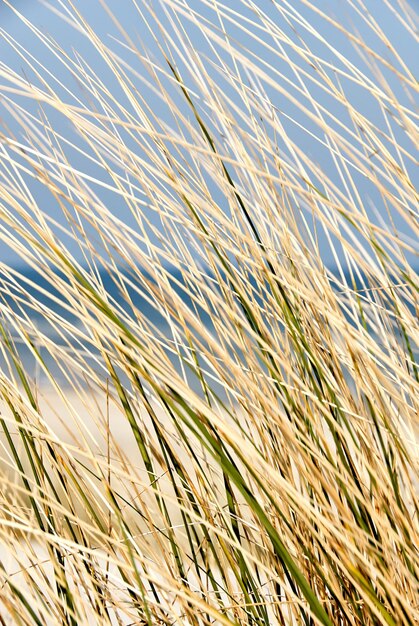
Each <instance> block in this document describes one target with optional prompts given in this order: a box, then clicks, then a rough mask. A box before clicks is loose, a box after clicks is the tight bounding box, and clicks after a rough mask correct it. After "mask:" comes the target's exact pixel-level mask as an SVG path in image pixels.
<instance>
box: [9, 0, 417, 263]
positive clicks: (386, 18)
mask: <svg viewBox="0 0 419 626" xmlns="http://www.w3.org/2000/svg"><path fill="white" fill-rule="evenodd" d="M50 4H51V6H52V7H55V8H58V6H59V2H58V0H52V1H51V2H50ZM140 4H141V3H140ZM148 4H149V5H151V6H152V7H153V8H155V9H156V11H158V10H159V9H158V7H159V2H158V1H157V0H154V1H152V2H149V3H148ZM188 4H189V5H190V6H192V7H193V8H196V9H198V10H199V11H200V12H201V13H202V14H203V15H204V16H205V15H207V16H208V18H209V19H214V13H213V11H212V10H211V8H210V6H209V5H211V2H208V3H207V2H205V1H200V0H189V1H188ZM224 4H225V5H226V6H227V7H228V8H232V7H237V9H238V7H239V5H240V2H239V1H237V3H236V2H229V0H224ZM255 4H256V5H257V6H259V7H262V8H263V9H264V10H266V12H267V13H268V14H269V15H270V16H271V17H272V19H273V20H278V21H279V23H281V21H280V20H281V17H280V15H279V13H278V11H277V10H276V9H275V6H274V3H271V2H268V1H267V0H266V2H265V0H258V1H256V2H255ZM283 4H284V5H286V2H284V3H283ZM314 4H315V5H316V6H317V7H318V8H320V9H321V10H323V11H325V12H326V13H327V14H328V15H330V16H333V17H335V18H336V19H337V20H338V21H341V22H342V23H344V24H345V25H349V24H351V23H352V30H354V31H358V32H359V34H360V35H361V37H363V36H364V37H365V36H368V37H370V38H371V33H370V31H367V30H366V27H365V25H364V23H363V20H362V16H360V15H357V14H356V13H355V12H354V11H353V10H351V8H350V3H349V2H348V1H346V0H334V1H333V2H329V1H328V0H321V1H319V2H315V3H314ZM75 5H76V6H77V7H79V8H80V9H81V10H82V12H83V15H84V16H85V17H86V19H87V20H88V22H89V23H90V24H91V25H92V26H93V27H94V29H95V31H96V32H97V33H98V34H99V35H100V37H101V38H103V39H104V40H105V41H109V43H110V44H111V45H112V46H113V48H114V49H115V50H117V51H118V54H120V55H121V56H122V57H126V58H127V60H129V62H132V55H131V54H130V53H129V52H127V51H126V50H124V49H123V48H122V47H121V46H120V45H118V43H116V42H115V41H112V40H111V39H110V33H115V29H114V27H113V25H112V23H111V21H110V19H109V18H108V17H107V16H106V14H105V12H104V11H103V10H102V9H101V8H100V3H99V1H98V0H89V1H85V0H84V1H80V0H77V1H76V2H75ZM415 5H417V0H413V1H412V2H411V7H412V8H413V9H414V8H415ZM108 6H109V7H110V8H111V9H112V10H113V11H114V12H115V13H116V14H117V15H118V18H119V19H120V21H121V22H122V23H123V25H124V28H126V30H127V32H128V33H129V34H130V36H131V37H133V39H134V40H135V42H136V43H137V44H138V45H140V46H144V48H145V49H148V50H149V51H150V52H151V54H156V55H157V56H158V52H157V51H156V48H155V43H154V42H153V39H152V37H151V36H150V33H148V32H147V29H146V28H145V27H144V25H142V24H141V20H140V19H139V17H138V14H137V13H136V11H135V9H134V7H133V4H132V3H131V2H130V0H122V1H121V0H108ZM289 6H291V7H295V8H297V9H298V11H300V12H301V14H302V15H303V16H304V17H306V18H307V20H308V21H309V23H310V24H311V25H312V26H313V27H314V28H316V29H317V30H319V31H320V32H321V33H322V35H323V36H324V38H325V40H326V41H327V42H328V43H329V44H331V45H332V46H334V47H335V48H336V49H337V50H338V51H339V52H341V53H342V54H344V55H345V56H347V57H348V58H350V59H351V60H353V62H354V63H356V64H357V65H358V66H359V67H361V68H363V69H364V70H365V71H367V70H366V66H364V65H363V63H362V61H361V60H360V59H359V57H358V55H357V53H356V52H355V50H354V49H353V47H352V46H351V44H350V43H349V42H348V41H347V40H346V39H345V38H344V37H342V35H341V34H340V33H339V32H338V31H337V30H336V29H334V28H332V27H330V26H329V25H328V24H327V23H325V21H324V20H323V19H322V18H320V17H319V16H318V15H316V13H314V12H312V11H310V10H309V9H307V8H306V7H305V5H304V3H303V2H300V1H298V2H297V1H296V2H293V3H291V4H290V5H289ZM392 6H393V9H394V8H395V10H396V11H397V2H395V3H394V5H392ZM16 7H17V8H18V10H20V11H21V12H22V14H23V15H24V16H25V17H26V18H28V19H29V20H30V21H31V22H32V23H33V24H35V25H36V26H37V27H38V28H39V29H40V30H41V31H42V32H43V33H48V34H50V35H51V36H52V37H53V38H54V39H55V40H57V41H58V42H59V43H60V45H61V46H62V47H63V48H64V49H65V50H67V51H68V52H69V53H70V54H74V53H75V51H76V53H77V54H79V55H80V56H81V57H82V58H84V59H86V60H87V61H88V62H89V64H90V65H91V66H92V67H93V68H94V70H95V71H97V73H98V75H100V76H101V77H102V78H103V79H104V80H105V82H106V83H107V85H108V86H109V87H110V88H111V89H114V90H116V91H117V90H118V86H117V84H116V82H115V80H114V79H113V78H112V77H111V76H110V75H109V72H108V74H106V72H107V70H106V68H105V67H104V65H103V63H101V62H100V60H99V58H98V56H97V55H96V54H95V53H94V51H93V50H92V47H91V45H90V44H89V42H88V41H87V40H86V38H85V37H83V36H81V35H80V34H78V33H76V32H75V31H74V29H72V28H70V27H69V26H68V24H66V23H65V21H63V20H62V19H61V18H59V17H58V16H57V15H55V14H54V12H53V11H51V10H50V9H48V8H47V7H46V6H45V5H44V4H41V3H39V2H37V1H33V0H31V1H30V2H25V1H24V0H21V1H20V2H17V3H16ZM365 7H366V9H367V10H368V11H370V12H371V14H372V15H373V16H374V17H376V19H377V21H378V22H379V24H380V26H381V28H382V29H383V30H384V32H385V33H386V34H387V36H388V37H389V39H390V40H391V41H392V42H394V43H395V46H396V48H397V50H398V52H399V54H400V55H401V57H402V58H403V60H404V61H405V63H406V64H407V65H408V66H409V68H410V70H411V71H412V72H413V73H415V74H417V70H418V69H419V68H418V63H419V61H418V59H419V50H417V49H416V48H415V46H414V45H413V40H411V39H410V38H409V37H407V36H406V32H405V30H404V29H403V27H402V26H401V25H400V23H399V22H398V20H397V16H396V15H395V13H394V12H392V10H391V8H390V7H386V6H385V3H384V2H382V1H379V0H366V2H365ZM378 10H379V13H377V11H378ZM0 20H1V28H2V29H4V35H5V37H3V39H2V38H1V37H0V60H1V62H2V63H4V64H6V65H8V66H10V67H12V68H13V69H15V70H17V71H19V72H20V73H22V74H23V73H25V75H28V73H29V74H30V72H29V71H28V69H27V68H26V67H25V63H24V60H23V59H22V58H19V56H18V54H16V51H14V50H13V49H12V46H10V44H9V43H7V41H6V40H5V38H7V36H8V35H9V36H11V37H12V38H13V39H14V40H16V41H18V42H20V43H22V45H24V47H25V49H26V50H27V52H29V53H30V54H32V55H33V56H34V57H36V58H37V59H39V60H40V61H41V62H42V63H43V64H44V65H45V66H46V67H47V68H49V69H50V71H51V72H52V73H53V74H57V73H58V74H59V78H60V79H61V80H62V81H63V83H64V84H66V81H69V83H68V84H69V86H70V87H71V88H72V89H73V90H74V89H76V90H77V88H79V89H80V96H81V97H83V95H82V93H83V91H82V86H78V87H77V86H76V85H75V82H74V81H73V80H72V79H71V77H69V76H66V75H65V72H63V70H62V68H58V67H57V64H56V61H55V60H54V58H53V56H52V55H51V52H50V51H49V50H48V49H47V48H46V47H45V46H43V45H42V44H40V42H39V41H38V40H37V38H36V37H35V36H34V35H33V34H31V33H30V31H29V30H28V28H27V27H26V26H25V25H24V24H23V23H22V22H21V21H20V20H19V19H18V18H17V17H16V16H15V15H14V14H13V13H12V11H10V10H9V9H8V8H7V7H5V6H3V7H2V8H1V9H0ZM281 27H283V28H284V30H285V31H286V32H289V34H290V36H298V33H295V32H294V33H293V32H292V29H290V28H288V27H287V25H286V24H285V23H281ZM287 28H288V31H287ZM229 32H231V34H232V36H234V37H235V38H236V39H237V41H238V42H239V43H240V44H242V45H244V46H248V49H249V51H250V52H251V53H253V54H255V55H258V56H259V58H260V59H262V60H266V61H267V62H268V63H272V62H273V58H272V57H271V56H270V54H269V52H268V51H267V50H266V48H265V47H264V46H263V45H260V46H256V44H255V42H254V41H253V40H249V41H247V38H246V35H245V33H244V31H243V30H241V29H240V28H239V27H238V25H236V24H234V20H233V21H232V22H231V23H230V24H229ZM188 33H189V35H190V37H191V39H192V41H193V43H194V45H196V46H197V47H200V48H202V49H203V50H205V41H204V40H203V38H202V37H201V36H200V33H199V31H197V29H194V28H193V27H192V26H190V25H188ZM306 37H307V43H308V45H310V46H312V47H313V48H312V49H315V50H316V51H317V52H318V54H319V55H322V56H323V58H327V55H328V54H329V56H330V60H331V61H333V62H336V59H333V58H332V55H331V53H330V52H329V51H328V50H327V47H326V46H325V45H322V44H320V43H319V42H318V41H317V40H315V39H313V38H310V36H306ZM369 43H370V45H372V46H373V47H375V49H377V51H380V52H382V53H383V54H384V55H387V51H386V50H385V48H384V47H383V46H382V45H381V46H380V45H379V43H378V40H377V41H372V40H371V41H369ZM316 46H317V48H316ZM275 62H276V61H275ZM276 69H278V70H279V71H280V72H281V73H282V74H283V76H284V77H288V78H292V73H290V71H289V68H287V67H286V66H285V65H284V66H283V67H280V66H278V67H277V68H276ZM388 80H389V81H390V82H391V85H392V87H393V88H394V89H399V92H398V93H399V97H400V101H402V102H403V101H405V100H406V98H407V96H406V95H405V93H404V92H403V91H402V90H401V89H400V88H399V86H398V85H397V84H396V82H395V81H394V80H393V78H392V76H391V75H389V76H388ZM268 96H269V97H270V98H271V99H272V102H273V104H274V105H275V106H276V107H278V109H280V110H281V111H283V112H284V113H285V114H289V115H290V116H294V117H295V118H297V121H298V114H296V112H295V111H294V110H293V108H292V106H291V105H290V103H289V102H286V101H284V100H281V99H280V98H279V97H278V94H277V93H275V92H274V91H273V92H272V93H269V92H268ZM316 97H318V98H319V101H320V102H322V100H321V99H322V98H324V100H323V104H324V105H325V106H326V107H330V110H331V111H332V112H333V113H336V115H338V116H339V115H340V112H339V110H338V109H337V108H336V104H335V103H334V102H329V101H328V100H327V98H326V96H324V95H322V94H321V93H320V92H319V94H316ZM150 98H152V94H151V93H150ZM351 98H352V101H353V102H355V103H356V104H357V106H358V107H359V109H360V110H361V111H362V112H363V113H364V114H365V115H366V116H367V117H373V118H374V121H375V122H376V123H377V125H380V124H383V123H384V122H383V120H382V119H380V114H379V111H376V110H375V109H374V106H375V105H374V102H373V101H372V99H371V98H370V97H368V96H367V95H366V94H365V91H363V90H361V89H359V90H358V91H357V90H356V88H355V87H354V86H352V87H351ZM25 106H26V107H28V108H29V109H30V106H31V105H30V103H29V102H25ZM410 106H411V104H410ZM153 107H155V110H156V111H157V112H158V114H159V115H161V116H162V117H164V116H165V115H167V111H165V109H164V107H162V106H161V105H160V104H159V103H158V101H157V100H155V102H154V101H153ZM33 111H34V112H35V109H33ZM0 114H1V117H2V119H3V120H6V122H7V123H10V124H11V126H12V128H13V123H12V122H11V120H10V119H9V118H8V116H7V113H6V112H5V111H4V110H3V109H2V105H1V104H0ZM51 122H52V123H54V124H56V125H60V124H62V121H61V120H60V119H59V116H56V117H55V116H54V114H53V113H51ZM287 131H288V132H289V133H290V134H291V135H292V137H293V139H294V140H295V141H296V142H297V143H298V144H299V145H300V147H302V148H303V149H304V150H305V151H306V152H307V154H309V155H310V156H312V158H313V160H314V161H315V162H316V163H319V164H320V165H321V167H322V168H324V170H325V171H326V172H327V173H328V174H329V175H331V176H332V178H333V165H332V164H331V163H330V155H328V154H327V152H326V151H324V150H322V149H321V148H320V147H319V145H318V143H316V142H314V141H313V140H312V139H311V138H310V137H309V136H308V135H307V133H305V132H302V131H301V130H300V129H298V127H297V126H296V125H295V124H290V125H289V126H288V127H287ZM63 132H64V131H63ZM396 132H397V129H396ZM398 140H399V141H400V142H401V143H403V142H404V141H405V139H404V137H403V133H400V137H398ZM406 147H408V148H409V149H411V146H407V145H406ZM72 159H73V160H72V162H73V164H74V166H75V167H77V168H78V169H81V170H83V171H88V172H89V173H92V174H93V175H94V173H95V172H94V171H93V170H92V171H91V172H90V171H89V168H91V167H92V166H91V165H89V164H88V163H87V162H83V161H81V160H80V158H79V157H78V156H77V155H76V154H74V155H72ZM411 176H412V178H413V177H416V180H414V182H416V183H417V182H418V181H417V171H416V173H415V172H414V171H413V172H411ZM357 184H358V185H359V188H358V190H359V192H360V194H361V197H362V198H363V200H364V201H365V203H366V204H368V205H375V208H376V210H377V212H378V213H380V212H381V213H382V217H383V218H384V211H383V208H382V207H381V206H380V199H379V198H378V197H377V196H375V195H374V189H373V187H372V186H371V185H369V183H368V181H367V180H363V179H361V178H360V179H359V181H358V180H357ZM35 191H36V192H37V193H38V194H39V195H38V196H37V197H38V200H39V202H40V203H41V204H44V206H43V210H45V211H46V212H47V213H48V212H49V213H50V214H51V215H54V211H56V209H55V207H54V203H53V202H51V198H50V197H47V196H46V195H43V191H42V189H39V190H35ZM101 194H102V196H101V197H102V198H103V199H104V201H105V202H106V201H109V202H113V200H112V198H111V196H109V198H108V196H107V193H106V192H105V191H103V190H102V191H101ZM116 210H118V211H119V212H120V217H121V219H124V220H127V221H128V222H129V220H130V216H129V213H128V211H127V210H126V208H124V207H123V206H118V207H117V209H116ZM152 219H153V218H152ZM394 219H395V221H396V225H397V226H398V227H399V228H400V229H401V230H404V232H405V234H406V235H407V236H410V233H409V231H408V230H406V228H405V227H404V225H403V224H402V223H401V221H400V220H399V218H398V217H397V215H394ZM69 246H70V249H71V250H72V252H73V253H74V254H75V255H76V256H77V254H78V252H77V250H76V248H75V247H74V246H73V245H72V244H71V243H69ZM323 254H324V260H325V261H326V263H328V264H329V265H330V264H333V260H332V258H331V256H330V253H329V251H328V249H327V246H326V245H325V246H324V253H323ZM0 259H1V260H2V261H6V262H10V263H16V262H17V260H16V258H15V255H14V254H13V253H11V252H10V251H9V250H7V249H2V250H1V251H0Z"/></svg>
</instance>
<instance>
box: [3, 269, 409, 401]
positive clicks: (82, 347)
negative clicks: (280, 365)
mask: <svg viewBox="0 0 419 626" xmlns="http://www.w3.org/2000/svg"><path fill="white" fill-rule="evenodd" d="M58 276H59V275H58ZM122 276H124V273H123V272H122ZM138 276H140V270H139V275H138ZM171 276H172V278H173V281H172V285H173V287H174V289H175V293H176V294H177V295H178V296H180V297H181V299H182V301H183V302H184V303H185V304H186V306H187V307H188V308H190V309H192V307H193V309H194V312H195V313H196V314H198V315H199V319H200V322H201V323H202V324H203V326H204V327H205V328H206V329H207V330H209V331H210V333H215V329H214V325H213V322H212V320H211V317H210V315H209V314H208V313H207V312H206V311H204V310H203V309H201V310H200V309H199V308H197V307H196V304H194V303H193V302H192V299H191V297H190V295H188V294H187V293H186V292H185V287H186V285H185V280H184V278H183V276H182V273H181V272H180V271H176V270H173V271H172V272H171ZM0 278H1V283H0V303H1V304H0V319H1V323H2V325H3V327H4V328H5V329H6V330H7V332H8V334H9V336H10V338H11V340H12V341H13V343H14V346H15V349H16V352H17V353H18V354H19V356H20V358H21V359H22V362H23V364H24V367H25V371H26V373H27V374H28V375H29V376H30V377H31V378H32V380H34V381H36V383H37V384H38V385H46V384H48V382H47V376H46V374H45V372H43V371H42V368H41V367H40V365H39V363H37V362H36V359H35V356H34V354H33V350H36V351H39V353H40V355H41V356H42V359H43V360H44V362H45V366H46V368H47V369H48V370H49V371H50V373H51V375H52V376H53V377H54V378H55V379H56V380H58V382H60V384H65V376H64V375H63V372H65V368H66V355H68V356H69V357H70V358H71V357H74V356H75V355H77V357H78V358H79V359H82V360H83V361H84V362H85V363H86V364H87V365H89V367H92V368H93V369H95V370H97V372H98V373H100V372H102V373H103V372H105V370H104V369H103V363H102V362H101V359H100V358H99V354H98V351H97V349H96V348H95V347H94V346H93V343H90V342H89V340H88V331H87V329H86V326H85V323H84V320H83V319H81V318H80V317H79V316H78V315H77V314H76V313H75V312H74V310H72V309H71V306H68V303H66V301H65V299H64V297H63V295H62V289H60V288H59V287H55V286H54V285H53V284H51V282H50V281H49V280H48V279H47V278H46V277H45V276H44V275H42V274H40V273H38V272H36V271H34V270H31V269H29V270H25V271H24V272H21V273H20V279H18V278H17V275H15V277H14V281H13V283H12V282H11V281H10V280H7V279H6V278H5V277H4V276H1V277H0ZM59 278H60V279H61V280H62V279H63V277H62V276H59ZM127 278H128V276H127ZM142 278H144V275H143V276H142ZM147 278H148V280H150V277H147ZM99 279H100V280H99V282H100V283H101V288H102V290H103V291H102V293H103V294H106V295H105V297H106V298H107V299H108V301H109V303H110V304H111V305H112V306H116V307H119V312H120V314H121V315H123V316H124V317H125V319H126V320H128V321H130V320H131V322H132V324H133V325H134V326H133V327H134V328H135V325H136V324H137V321H136V315H137V314H140V315H141V316H143V317H144V318H145V319H146V320H148V321H150V322H151V323H152V324H153V326H154V329H155V331H156V332H157V333H158V334H160V337H161V340H162V341H165V342H166V343H167V346H170V345H174V337H173V333H172V329H171V328H170V325H169V323H168V320H167V318H166V317H165V315H164V314H163V312H161V311H159V310H158V306H156V305H155V304H154V303H153V298H152V296H151V294H148V293H146V292H145V291H144V287H143V286H142V287H141V289H140V288H139V286H140V284H141V283H143V281H138V288H134V287H133V286H130V283H131V285H132V284H134V285H135V282H134V283H133V277H132V274H130V276H129V281H127V283H126V285H127V287H126V288H127V291H128V295H129V301H130V303H129V304H128V303H127V301H126V300H125V299H124V298H123V297H121V292H120V288H119V286H118V283H117V281H116V280H115V277H114V276H113V275H111V274H110V273H109V272H107V271H102V272H100V276H99ZM253 282H254V281H253ZM343 283H346V285H347V289H348V294H352V297H353V295H354V288H355V289H359V293H360V295H361V296H363V295H365V286H366V285H367V288H368V281H367V279H366V277H365V276H359V277H358V280H357V282H356V284H355V285H354V284H353V283H352V282H351V278H350V276H349V275H346V276H344V281H343ZM213 284H214V285H215V287H214V288H215V289H217V286H216V283H215V282H214V283H213ZM331 284H332V286H333V288H334V289H335V290H336V291H338V292H339V295H340V297H341V298H342V305H343V310H345V309H344V303H345V301H346V300H347V299H346V298H345V290H343V289H342V286H343V284H342V276H340V277H339V278H338V276H337V275H336V279H333V274H332V277H331ZM251 287H252V292H253V294H256V298H257V299H259V300H260V301H261V299H262V297H263V296H262V295H261V293H260V291H258V285H257V284H256V282H254V284H252V285H251ZM20 288H22V289H25V290H26V293H27V296H29V298H28V297H27V298H26V301H24V300H23V298H22V297H21V295H22V292H20V291H19V289H20ZM258 293H259V295H258ZM19 294H20V297H18V296H19ZM342 294H343V296H342ZM31 298H33V301H32V304H31V303H30V299H31ZM380 298H381V299H380V304H381V306H382V305H383V303H384V304H386V301H385V300H383V299H382V295H381V296H380ZM34 301H36V303H37V304H36V309H35V308H34V306H33V302H34ZM406 304H407V305H408V306H409V308H410V309H411V310H412V305H411V304H409V303H407V302H406ZM387 305H388V306H389V307H391V306H392V304H391V300H390V299H389V300H388V301H387ZM272 313H273V314H275V312H274V311H273V312H272ZM14 315H16V316H19V318H20V319H21V320H26V322H25V324H24V325H25V327H26V328H29V327H30V326H31V325H32V332H30V330H29V331H28V333H27V337H26V338H24V337H23V336H22V334H21V333H19V328H18V325H15V323H14V321H13V316H14ZM54 315H55V318H56V320H57V322H56V323H52V322H51V321H48V320H50V319H51V317H54ZM346 317H347V319H348V321H349V322H350V323H351V324H354V320H353V319H351V318H350V317H349V316H348V315H346ZM34 329H37V330H38V331H39V332H40V333H42V335H43V336H44V337H45V341H42V340H41V339H40V338H39V337H37V336H36V333H35V332H34ZM369 332H370V334H371V335H373V336H374V331H373V329H372V328H370V329H369ZM397 332H398V331H397V328H396V325H395V335H396V336H397ZM79 333H80V335H79ZM83 336H84V339H83ZM28 337H29V339H30V340H31V341H32V342H33V347H32V348H31V347H30V346H29V345H28ZM86 337H87V340H86ZM375 339H376V341H377V342H378V344H380V341H381V338H380V337H375ZM400 341H402V336H401V335H400ZM47 342H49V345H50V348H48V345H47ZM3 344H4V340H3ZM56 349H58V350H59V352H60V357H59V358H58V359H55V358H54V357H53V356H52V353H54V352H56V351H57V350H56ZM413 350H414V356H415V359H417V358H418V355H419V351H418V347H417V346H413ZM165 351H166V353H167V354H168V356H169V358H170V360H171V362H172V364H173V368H174V370H176V371H177V372H179V371H180V359H179V356H176V355H175V354H174V351H173V352H172V351H171V350H170V349H168V350H165ZM183 356H184V357H186V358H187V354H185V352H183ZM8 361H9V364H8ZM59 363H61V367H62V368H63V369H62V368H61V367H60V365H59ZM0 368H1V370H2V371H4V372H7V371H8V368H10V359H9V358H8V357H6V353H5V351H4V345H3V346H2V350H1V353H0ZM188 382H189V384H190V385H191V387H192V388H195V389H199V388H200V384H199V381H198V380H197V379H196V378H195V377H194V376H192V377H191V380H190V381H188Z"/></svg>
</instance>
